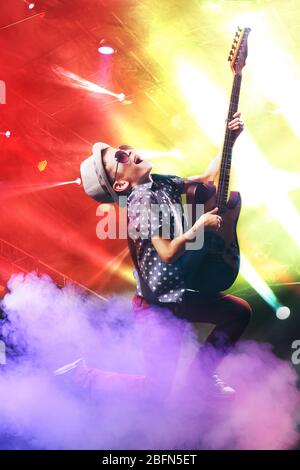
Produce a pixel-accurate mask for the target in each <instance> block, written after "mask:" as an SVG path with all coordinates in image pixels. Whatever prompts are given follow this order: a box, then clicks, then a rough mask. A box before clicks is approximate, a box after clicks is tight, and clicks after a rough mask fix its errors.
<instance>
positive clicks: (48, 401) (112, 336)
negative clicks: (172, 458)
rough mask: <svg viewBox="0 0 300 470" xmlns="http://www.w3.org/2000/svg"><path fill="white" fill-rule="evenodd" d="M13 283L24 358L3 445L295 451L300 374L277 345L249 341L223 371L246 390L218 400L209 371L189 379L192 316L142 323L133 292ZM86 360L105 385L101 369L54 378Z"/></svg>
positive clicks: (2, 401) (12, 375)
mask: <svg viewBox="0 0 300 470" xmlns="http://www.w3.org/2000/svg"><path fill="white" fill-rule="evenodd" d="M9 289H10V292H9V293H8V294H7V295H6V296H5V298H4V300H3V305H2V308H3V309H4V311H5V314H6V316H7V321H5V323H4V324H3V327H2V336H3V338H4V340H5V342H6V344H7V347H8V348H11V351H12V352H13V354H11V359H9V361H8V364H7V365H5V366H1V369H0V431H1V433H0V434H1V436H2V438H1V439H0V440H2V442H0V447H2V448H7V447H10V446H14V445H15V447H16V448H23V447H26V448H35V449H38V448H40V449H185V448H186V449H287V448H292V447H293V446H295V445H296V444H297V442H298V440H299V434H298V432H297V418H298V410H299V403H300V393H299V391H298V389H297V387H296V381H297V377H296V373H295V370H294V369H293V368H292V366H291V365H290V364H289V363H288V362H285V361H282V360H280V359H278V358H277V357H275V355H274V354H273V353H272V351H271V348H270V346H269V345H267V344H257V343H255V342H241V343H240V344H239V345H238V347H237V348H236V350H235V351H234V352H233V353H232V354H230V355H229V356H228V357H227V358H226V359H225V360H224V361H223V362H222V364H221V366H220V368H219V374H220V375H221V376H222V378H224V379H225V380H226V381H227V382H228V383H229V384H230V385H232V386H234V387H235V388H236V389H237V395H236V397H235V398H234V399H233V400H230V401H228V400H226V401H224V400H220V399H219V400H218V399H212V397H211V396H209V395H208V394H207V393H205V392H206V391H205V386H204V385H203V377H202V376H201V374H200V372H199V371H198V369H195V373H194V374H193V377H192V381H191V383H189V380H187V376H186V371H187V370H188V369H187V368H188V364H189V363H190V362H191V360H192V358H193V355H194V354H195V351H196V350H197V348H198V346H199V345H198V344H197V339H196V334H195V333H194V331H193V330H192V328H191V326H190V325H189V324H187V323H186V322H184V321H182V320H177V319H175V318H174V317H172V316H171V315H163V316H162V315H159V313H160V312H159V310H158V312H157V313H158V314H157V315H152V316H151V315H149V316H148V317H146V319H145V320H144V319H142V318H140V319H139V320H135V319H134V315H133V312H132V308H131V299H130V295H129V294H128V295H127V296H126V295H123V296H119V295H116V296H113V297H111V298H110V299H109V300H110V301H109V302H108V303H105V302H102V301H100V300H98V299H96V298H95V299H92V298H91V297H89V298H87V297H86V296H84V295H83V294H82V293H81V292H78V291H76V290H75V289H74V288H73V287H72V286H66V287H65V288H63V289H59V288H57V287H56V286H55V284H54V283H53V282H52V280H51V279H50V278H49V277H47V276H42V277H38V276H37V275H36V274H34V273H31V274H30V275H27V276H23V275H20V274H19V275H16V276H13V277H12V278H11V279H10V281H9ZM180 339H181V347H180V355H179V357H178V358H177V357H176V354H177V352H178V344H179V341H180ZM80 357H84V358H85V360H86V363H87V365H88V366H89V367H92V368H97V369H98V371H99V370H100V372H101V376H100V378H101V380H102V382H101V380H100V382H101V384H102V385H103V387H102V388H101V387H100V388H99V387H98V388H96V389H91V388H90V387H89V384H90V383H91V382H93V380H94V378H93V372H91V373H89V374H88V379H87V380H85V379H84V375H83V376H82V377H80V376H79V375H78V376H77V377H76V380H75V378H74V377H75V376H74V375H73V376H72V377H73V378H72V381H68V380H66V378H65V377H64V376H60V377H55V376H54V375H53V374H52V371H53V370H54V369H56V368H57V367H60V366H62V365H64V364H66V363H68V362H72V361H74V360H75V359H78V358H80ZM145 359H146V360H145ZM172 366H173V368H174V370H172ZM118 374H119V375H118ZM120 374H121V375H120ZM197 374H199V375H197ZM75 375H76V374H75ZM96 375H97V373H96ZM174 376H175V379H174V381H173V383H172V387H170V384H171V379H172V377H174ZM149 377H152V378H154V380H153V381H149V380H148V378H149ZM93 383H94V382H93ZM197 383H199V387H197V386H195V384H197ZM166 390H169V394H168V398H167V399H164V397H165V396H166ZM13 443H15V444H13Z"/></svg>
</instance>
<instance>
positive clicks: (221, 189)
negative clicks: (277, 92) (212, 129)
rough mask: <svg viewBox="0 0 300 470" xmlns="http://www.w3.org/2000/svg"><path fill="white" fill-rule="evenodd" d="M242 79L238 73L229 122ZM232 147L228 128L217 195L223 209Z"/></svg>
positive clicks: (236, 101) (235, 77)
mask: <svg viewBox="0 0 300 470" xmlns="http://www.w3.org/2000/svg"><path fill="white" fill-rule="evenodd" d="M241 79H242V76H241V74H237V73H236V74H235V76H234V81H233V87H232V93H231V98H230V105H229V111H228V121H227V122H229V120H230V119H231V118H232V116H233V114H234V112H236V109H237V105H238V101H239V94H240V87H241ZM230 146H232V134H231V133H230V132H229V130H228V128H226V133H225V140H224V146H223V160H222V164H221V170H220V178H219V185H218V193H217V206H218V207H219V206H220V208H221V207H222V204H223V203H224V202H226V200H227V196H228V187H229V180H227V179H226V173H227V171H228V169H229V170H230V167H231V156H230V154H229V152H228V150H230ZM231 150H232V149H231ZM224 157H225V158H224ZM222 196H223V197H222ZM224 197H225V201H224V200H223V199H224Z"/></svg>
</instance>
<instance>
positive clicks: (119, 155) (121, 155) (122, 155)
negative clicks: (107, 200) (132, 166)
mask: <svg viewBox="0 0 300 470" xmlns="http://www.w3.org/2000/svg"><path fill="white" fill-rule="evenodd" d="M128 150H129V149H128ZM115 160H116V161H117V166H116V171H115V177H114V179H113V181H112V185H113V184H114V182H115V181H116V178H117V172H118V166H119V163H128V162H129V160H130V155H128V153H126V152H125V151H124V150H117V151H116V153H115Z"/></svg>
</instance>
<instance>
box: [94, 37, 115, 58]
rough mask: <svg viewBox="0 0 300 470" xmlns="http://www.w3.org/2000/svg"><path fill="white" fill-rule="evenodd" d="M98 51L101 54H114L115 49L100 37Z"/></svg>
mask: <svg viewBox="0 0 300 470" xmlns="http://www.w3.org/2000/svg"><path fill="white" fill-rule="evenodd" d="M98 52H99V53H100V54H103V55H111V54H114V53H115V52H116V50H115V49H114V48H113V47H112V45H111V44H109V43H108V42H107V41H106V40H105V39H102V40H101V41H100V45H99V47H98Z"/></svg>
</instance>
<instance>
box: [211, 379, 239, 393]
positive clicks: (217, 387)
mask: <svg viewBox="0 0 300 470" xmlns="http://www.w3.org/2000/svg"><path fill="white" fill-rule="evenodd" d="M212 380H213V388H214V394H215V395H216V396H217V397H220V398H232V397H234V396H235V394H236V391H235V389H234V388H232V387H230V385H226V384H225V382H224V381H223V380H222V379H221V378H220V377H219V376H218V375H217V374H214V375H213V376H212Z"/></svg>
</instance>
